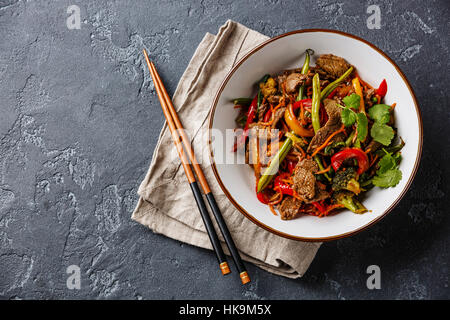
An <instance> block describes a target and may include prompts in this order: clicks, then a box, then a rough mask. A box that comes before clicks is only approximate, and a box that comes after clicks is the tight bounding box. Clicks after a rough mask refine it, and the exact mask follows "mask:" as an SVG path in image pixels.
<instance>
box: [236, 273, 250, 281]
mask: <svg viewBox="0 0 450 320" xmlns="http://www.w3.org/2000/svg"><path fill="white" fill-rule="evenodd" d="M239 277H241V281H242V284H246V283H249V282H250V277H249V276H248V273H247V271H243V272H241V273H240V274H239Z"/></svg>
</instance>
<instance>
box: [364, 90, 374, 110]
mask: <svg viewBox="0 0 450 320" xmlns="http://www.w3.org/2000/svg"><path fill="white" fill-rule="evenodd" d="M374 95H375V89H368V90H367V91H366V92H365V93H364V104H365V105H366V108H370V107H372V106H373V105H374V103H373V101H372V97H373V96H374Z"/></svg>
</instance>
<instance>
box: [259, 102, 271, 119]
mask: <svg viewBox="0 0 450 320" xmlns="http://www.w3.org/2000/svg"><path fill="white" fill-rule="evenodd" d="M269 108H270V107H269V104H268V103H267V102H266V103H263V104H261V105H260V106H259V108H258V121H263V119H264V115H265V114H266V112H267V110H269Z"/></svg>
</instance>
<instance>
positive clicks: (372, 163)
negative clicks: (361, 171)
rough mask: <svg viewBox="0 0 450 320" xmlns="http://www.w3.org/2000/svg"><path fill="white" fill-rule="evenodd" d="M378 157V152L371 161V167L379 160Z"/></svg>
mask: <svg viewBox="0 0 450 320" xmlns="http://www.w3.org/2000/svg"><path fill="white" fill-rule="evenodd" d="M377 159H378V155H377V154H376V155H375V156H374V157H373V159H372V161H371V162H370V164H369V168H370V167H372V166H373V165H374V164H375V162H376V161H377Z"/></svg>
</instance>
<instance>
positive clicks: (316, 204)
mask: <svg viewBox="0 0 450 320" xmlns="http://www.w3.org/2000/svg"><path fill="white" fill-rule="evenodd" d="M311 204H312V205H313V206H314V207H316V209H317V210H319V212H320V213H326V212H327V209H326V208H325V207H324V206H322V205H321V204H320V203H318V202H311Z"/></svg>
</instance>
